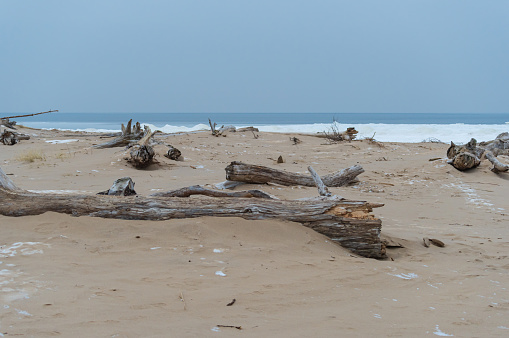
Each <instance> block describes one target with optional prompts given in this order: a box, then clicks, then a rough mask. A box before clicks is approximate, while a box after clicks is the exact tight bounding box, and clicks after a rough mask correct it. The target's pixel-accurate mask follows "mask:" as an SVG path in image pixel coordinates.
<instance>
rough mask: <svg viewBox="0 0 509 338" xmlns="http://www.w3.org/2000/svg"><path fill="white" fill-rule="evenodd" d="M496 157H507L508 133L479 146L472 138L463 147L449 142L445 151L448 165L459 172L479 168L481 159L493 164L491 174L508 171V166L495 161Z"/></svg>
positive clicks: (508, 146) (508, 153)
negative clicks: (449, 144)
mask: <svg viewBox="0 0 509 338" xmlns="http://www.w3.org/2000/svg"><path fill="white" fill-rule="evenodd" d="M498 155H509V133H502V134H500V135H498V136H497V137H496V139H495V140H492V141H488V142H481V143H479V144H477V140H476V139H474V138H473V139H471V140H470V142H468V143H467V144H464V145H456V144H454V143H453V142H451V146H450V147H449V149H447V157H448V158H449V159H450V160H449V161H448V163H449V164H451V165H452V166H453V167H455V168H456V169H458V170H461V171H464V170H468V169H472V168H475V167H477V166H479V165H480V164H481V160H482V159H483V158H486V159H488V160H489V161H490V162H491V163H492V164H493V168H492V169H491V170H492V171H493V172H495V173H498V172H505V171H509V165H507V164H504V163H502V162H500V161H499V160H498V159H497V156H498Z"/></svg>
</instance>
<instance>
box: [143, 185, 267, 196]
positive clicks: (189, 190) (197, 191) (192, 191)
mask: <svg viewBox="0 0 509 338" xmlns="http://www.w3.org/2000/svg"><path fill="white" fill-rule="evenodd" d="M192 195H204V196H210V197H244V198H251V197H256V198H268V199H273V197H272V196H270V195H269V194H267V193H265V192H263V191H261V190H247V191H234V192H226V191H218V190H212V189H206V188H203V187H202V186H199V185H193V186H190V187H186V188H182V189H178V190H173V191H167V192H156V193H154V194H151V195H150V196H153V197H189V196H192Z"/></svg>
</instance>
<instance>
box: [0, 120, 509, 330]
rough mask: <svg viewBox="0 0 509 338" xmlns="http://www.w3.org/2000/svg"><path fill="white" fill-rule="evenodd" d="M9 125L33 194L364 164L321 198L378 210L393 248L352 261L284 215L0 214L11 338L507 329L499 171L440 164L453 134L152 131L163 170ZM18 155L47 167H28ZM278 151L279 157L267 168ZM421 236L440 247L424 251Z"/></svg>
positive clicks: (118, 151) (2, 311)
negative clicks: (235, 167) (234, 167)
mask: <svg viewBox="0 0 509 338" xmlns="http://www.w3.org/2000/svg"><path fill="white" fill-rule="evenodd" d="M20 131H21V132H22V133H27V134H30V135H32V137H31V139H30V140H27V141H21V142H20V143H19V144H16V145H14V146H4V145H1V146H0V166H1V168H2V169H3V170H4V172H5V173H7V174H9V177H10V178H11V179H12V180H13V181H14V182H15V183H16V184H17V185H18V186H19V187H20V188H23V189H28V190H33V191H48V190H63V191H67V193H83V192H85V193H89V194H95V193H97V192H99V191H104V190H107V189H108V188H109V187H110V186H111V184H112V182H113V181H114V180H115V179H117V178H120V177H125V176H129V177H131V178H132V179H133V180H134V182H135V183H136V186H135V190H136V191H137V193H138V194H140V195H143V196H146V195H149V194H151V193H153V192H156V191H167V190H173V189H178V188H182V187H186V186H190V185H196V184H200V185H204V186H208V187H212V186H213V185H214V184H216V183H220V182H222V181H224V180H225V171H224V168H225V167H226V166H227V165H228V164H229V163H230V162H231V161H243V162H246V163H250V164H258V165H264V166H268V167H272V168H277V169H281V170H287V171H291V172H301V173H306V172H307V169H306V168H307V166H308V165H312V166H313V168H314V169H315V170H316V171H317V172H318V173H319V174H322V175H323V174H327V173H331V172H334V171H337V170H340V169H343V168H346V167H350V166H351V165H354V164H360V165H361V166H362V167H363V168H364V169H365V173H363V174H361V175H360V176H358V179H359V182H358V183H357V184H353V185H350V186H347V187H341V188H330V191H331V192H332V193H333V194H337V195H341V196H343V197H345V198H348V199H354V200H365V201H369V202H376V203H384V204H385V206H384V207H382V208H377V209H374V211H373V213H374V214H375V216H377V217H379V218H381V219H382V234H383V235H384V236H387V237H390V238H392V239H393V240H394V241H396V242H399V243H401V244H402V245H403V246H404V248H397V249H389V250H388V256H389V258H388V259H386V260H374V259H368V258H361V257H357V256H355V255H353V254H351V252H349V251H348V250H346V249H344V248H342V247H340V246H338V245H336V244H334V243H331V241H330V240H328V239H327V238H326V237H325V236H322V235H320V234H318V233H316V232H314V231H312V230H310V229H308V228H306V227H304V226H302V225H300V224H298V223H292V222H283V221H267V220H264V221H248V220H244V219H240V218H215V217H206V218H196V219H177V220H169V221H125V220H114V219H101V218H93V217H72V216H69V215H63V214H57V213H46V214H43V215H39V216H25V217H17V218H14V217H6V216H0V224H1V227H0V245H1V248H0V255H1V256H0V261H1V264H0V285H1V286H0V333H2V334H3V335H5V336H11V335H20V336H28V337H47V336H62V337H208V336H210V337H215V336H217V337H238V336H243V337H260V336H266V337H338V336H345V337H347V336H348V337H365V336H369V335H377V336H391V337H392V336H396V337H397V336H401V337H410V336H412V337H418V336H433V335H438V336H449V335H450V336H452V335H454V336H458V337H488V336H489V337H497V336H499V337H506V336H508V335H509V290H508V289H507V288H509V206H508V202H507V186H508V179H509V175H508V174H499V175H496V174H494V173H492V172H491V171H490V170H489V169H490V164H489V162H487V161H484V162H483V163H482V164H481V166H480V167H479V168H477V169H475V170H472V171H470V172H460V171H457V170H456V169H454V168H453V167H452V166H450V165H448V164H446V159H445V155H446V150H447V148H448V145H447V144H443V143H413V144H407V143H383V144H382V145H377V144H374V143H370V142H368V141H366V140H362V141H360V140H359V141H353V142H351V143H347V142H344V143H339V144H327V142H325V140H324V139H320V138H316V137H312V136H303V135H297V137H298V138H299V139H300V140H301V141H302V143H299V144H297V145H293V142H291V141H290V137H291V136H294V135H289V134H276V133H261V132H260V133H257V134H258V135H259V137H258V138H257V139H255V138H254V137H253V134H252V133H251V132H246V133H239V132H237V133H228V136H227V137H218V138H216V137H213V136H211V135H210V132H200V133H193V134H178V135H158V136H157V140H160V141H163V142H164V143H167V144H171V145H173V146H175V147H177V148H178V149H179V150H181V151H182V154H183V157H184V160H183V161H171V160H169V159H166V158H165V157H163V156H162V154H163V152H164V151H165V149H166V147H165V146H164V145H159V146H156V152H157V153H158V157H157V160H158V161H159V165H155V166H152V167H150V168H148V169H147V170H136V169H133V168H131V167H130V166H129V165H127V164H126V163H125V161H123V160H122V157H123V155H122V154H123V152H124V150H123V149H122V148H111V149H92V148H90V146H91V145H93V144H98V143H101V142H104V141H106V140H108V139H105V138H100V136H98V135H97V134H96V135H94V134H89V135H87V134H84V133H73V132H67V131H57V130H51V131H48V130H34V129H21V130H20ZM423 138H425V137H423ZM54 140H67V141H69V140H74V141H72V142H68V143H55V142H49V141H54ZM465 141H468V140H465ZM28 151H36V152H39V153H40V154H43V157H44V159H43V160H35V161H34V162H24V161H22V160H21V159H20V158H21V156H22V155H24V154H27V152H28ZM280 155H282V156H283V158H284V159H285V163H282V164H277V162H276V159H277V158H278V157H279V156H280ZM436 158H438V159H436ZM430 159H436V160H433V161H430ZM501 159H502V160H504V161H505V162H506V163H507V162H508V161H507V158H501ZM247 189H261V190H263V191H265V192H267V193H270V194H272V195H275V196H277V197H279V198H283V199H298V198H304V197H313V196H317V194H318V193H317V189H316V188H313V187H298V186H297V187H282V186H277V185H243V186H240V187H237V188H236V190H247ZM0 203H1V202H0ZM423 237H429V238H436V239H439V240H441V241H443V242H444V243H445V247H443V248H440V247H437V246H430V247H429V248H426V247H424V246H423V245H422V238H423ZM233 299H235V302H234V304H233V305H231V306H228V304H229V303H231V302H232V301H233ZM221 325H225V326H234V327H221ZM235 327H241V330H239V329H238V328H235Z"/></svg>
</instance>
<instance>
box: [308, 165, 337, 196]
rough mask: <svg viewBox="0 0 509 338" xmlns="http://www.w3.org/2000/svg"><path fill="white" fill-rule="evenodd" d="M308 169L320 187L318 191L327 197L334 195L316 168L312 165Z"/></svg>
mask: <svg viewBox="0 0 509 338" xmlns="http://www.w3.org/2000/svg"><path fill="white" fill-rule="evenodd" d="M308 171H309V173H310V174H311V177H313V180H314V181H315V185H316V187H317V188H318V193H319V194H320V196H326V197H330V196H332V194H331V193H330V192H329V189H327V187H326V186H325V184H323V181H322V179H321V178H320V176H319V175H318V174H317V172H316V171H315V169H313V167H312V166H309V167H308Z"/></svg>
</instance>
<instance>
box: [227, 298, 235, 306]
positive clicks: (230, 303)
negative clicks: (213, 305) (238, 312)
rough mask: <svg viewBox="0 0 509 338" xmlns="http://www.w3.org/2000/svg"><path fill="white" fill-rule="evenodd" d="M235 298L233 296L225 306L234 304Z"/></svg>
mask: <svg viewBox="0 0 509 338" xmlns="http://www.w3.org/2000/svg"><path fill="white" fill-rule="evenodd" d="M236 301H237V300H236V299H235V298H233V300H232V301H231V302H229V303H228V304H226V306H232V305H233V304H235V302H236Z"/></svg>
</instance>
